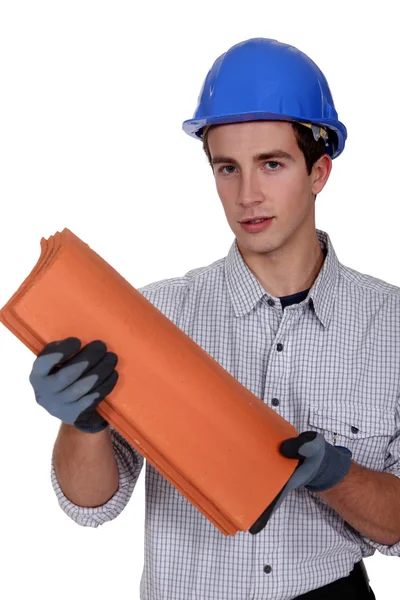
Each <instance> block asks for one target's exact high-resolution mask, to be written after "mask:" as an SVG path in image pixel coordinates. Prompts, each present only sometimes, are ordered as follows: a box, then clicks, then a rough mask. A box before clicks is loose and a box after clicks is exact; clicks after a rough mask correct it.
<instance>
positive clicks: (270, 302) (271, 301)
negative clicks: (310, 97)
mask: <svg viewBox="0 0 400 600" xmlns="http://www.w3.org/2000/svg"><path fill="white" fill-rule="evenodd" d="M267 304H268V305H269V306H275V302H274V301H273V300H272V298H268V300H267Z"/></svg>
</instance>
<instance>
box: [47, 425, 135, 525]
mask: <svg viewBox="0 0 400 600" xmlns="http://www.w3.org/2000/svg"><path fill="white" fill-rule="evenodd" d="M110 430H111V441H112V445H113V450H114V455H115V458H116V460H117V465H118V471H119V487H118V490H117V491H116V493H115V494H114V496H112V498H110V500H108V501H107V502H106V504H103V505H102V506H97V507H95V508H92V507H84V506H77V505H76V504H73V503H72V502H71V501H70V500H68V498H67V497H66V496H65V495H64V493H63V491H62V489H61V487H60V485H59V483H58V480H57V476H56V473H55V470H54V464H53V461H51V483H52V486H53V489H54V492H55V494H56V496H57V500H58V503H59V505H60V506H61V508H62V510H63V511H64V512H65V513H66V514H67V515H68V517H70V518H71V519H72V520H73V521H75V523H77V524H78V525H82V526H84V527H98V526H99V525H103V523H106V522H107V521H112V520H113V519H115V518H116V517H117V516H118V515H119V514H120V513H121V512H122V511H123V509H124V508H125V507H126V505H127V504H128V502H129V500H130V498H131V496H132V492H133V490H134V488H135V485H136V483H137V481H138V479H139V475H140V472H141V470H142V467H143V463H144V458H143V456H142V455H141V454H139V452H137V450H136V449H135V448H133V447H132V446H131V445H130V444H129V442H127V441H126V440H125V439H124V438H123V437H122V436H121V435H120V434H119V433H118V432H117V431H116V430H115V429H113V428H112V427H110Z"/></svg>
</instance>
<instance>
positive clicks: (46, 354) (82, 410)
mask: <svg viewBox="0 0 400 600" xmlns="http://www.w3.org/2000/svg"><path fill="white" fill-rule="evenodd" d="M80 348H81V342H80V340H79V339H78V338H74V337H70V338H66V339H65V340H61V341H56V342H51V343H49V344H47V346H45V347H44V348H43V350H42V351H41V352H40V354H39V355H38V356H37V357H36V359H35V361H34V363H33V367H32V371H31V373H30V375H29V381H30V383H31V385H32V387H33V389H34V392H35V397H36V401H37V402H38V404H39V405H40V406H42V407H43V408H45V409H46V410H47V411H48V412H49V413H50V414H51V415H53V416H54V417H57V418H58V419H60V420H61V421H62V422H63V423H67V424H69V425H74V426H75V427H76V428H77V429H79V430H80V431H84V432H87V433H97V432H99V431H102V430H103V429H105V428H106V427H107V426H108V423H107V421H105V420H104V419H103V417H102V416H100V414H99V413H98V412H97V411H96V408H97V406H98V404H100V402H101V401H102V400H103V399H104V398H105V397H106V396H107V395H108V394H109V393H110V392H111V390H112V389H113V388H114V386H115V384H116V382H117V380H118V373H117V371H115V370H114V368H115V366H116V364H117V362H118V357H117V355H116V354H114V353H113V352H107V347H106V345H105V343H104V342H102V341H101V340H96V341H93V342H90V343H89V344H87V345H86V346H84V347H83V348H82V349H81V350H80ZM79 350H80V351H79Z"/></svg>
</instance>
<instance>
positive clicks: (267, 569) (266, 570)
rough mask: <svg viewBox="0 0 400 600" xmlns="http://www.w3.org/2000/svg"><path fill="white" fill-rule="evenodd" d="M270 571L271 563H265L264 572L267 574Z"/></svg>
mask: <svg viewBox="0 0 400 600" xmlns="http://www.w3.org/2000/svg"><path fill="white" fill-rule="evenodd" d="M271 571H272V567H271V565H265V567H264V573H267V575H269V573H271Z"/></svg>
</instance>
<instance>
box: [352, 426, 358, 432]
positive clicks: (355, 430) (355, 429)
mask: <svg viewBox="0 0 400 600" xmlns="http://www.w3.org/2000/svg"><path fill="white" fill-rule="evenodd" d="M351 431H352V433H358V432H359V431H360V430H359V429H358V427H354V425H353V426H352V428H351Z"/></svg>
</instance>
